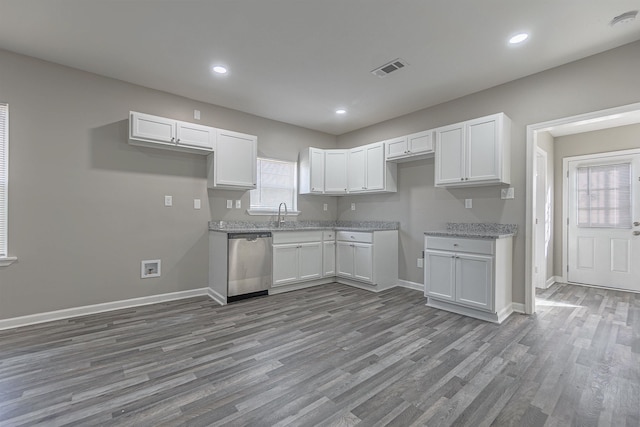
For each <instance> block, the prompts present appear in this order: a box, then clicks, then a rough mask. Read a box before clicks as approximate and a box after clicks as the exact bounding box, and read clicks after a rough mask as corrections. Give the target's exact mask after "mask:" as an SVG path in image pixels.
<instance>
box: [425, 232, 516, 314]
mask: <svg viewBox="0 0 640 427" xmlns="http://www.w3.org/2000/svg"><path fill="white" fill-rule="evenodd" d="M511 250H512V238H511V237H509V238H505V239H469V238H458V237H432V236H426V237H425V253H424V255H425V266H424V267H425V271H424V281H425V291H424V294H425V297H427V298H428V302H427V305H428V306H432V307H436V308H442V309H445V310H449V311H453V312H456V313H459V314H464V315H468V316H472V317H476V318H479V319H483V320H488V321H492V322H497V323H500V322H502V320H504V319H505V318H506V317H508V316H509V314H511V313H512V311H513V308H512V302H511V273H512V268H511V262H512V255H511Z"/></svg>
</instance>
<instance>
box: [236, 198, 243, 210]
mask: <svg viewBox="0 0 640 427" xmlns="http://www.w3.org/2000/svg"><path fill="white" fill-rule="evenodd" d="M241 207H242V202H241V201H240V200H236V209H240V208H241Z"/></svg>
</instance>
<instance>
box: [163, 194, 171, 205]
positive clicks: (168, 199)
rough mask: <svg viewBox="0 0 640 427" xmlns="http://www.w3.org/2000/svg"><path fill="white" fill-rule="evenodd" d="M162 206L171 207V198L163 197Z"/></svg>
mask: <svg viewBox="0 0 640 427" xmlns="http://www.w3.org/2000/svg"><path fill="white" fill-rule="evenodd" d="M164 205H165V206H173V196H164Z"/></svg>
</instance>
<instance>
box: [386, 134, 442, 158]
mask: <svg viewBox="0 0 640 427" xmlns="http://www.w3.org/2000/svg"><path fill="white" fill-rule="evenodd" d="M385 144H386V147H387V153H386V155H387V160H388V161H393V162H409V161H413V160H420V159H426V158H429V157H433V153H434V149H433V130H425V131H422V132H417V133H412V134H411V135H406V136H401V137H399V138H394V139H389V140H387V141H385Z"/></svg>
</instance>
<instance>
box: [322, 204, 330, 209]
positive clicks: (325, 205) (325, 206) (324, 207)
mask: <svg viewBox="0 0 640 427" xmlns="http://www.w3.org/2000/svg"><path fill="white" fill-rule="evenodd" d="M328 208H329V205H327V204H326V203H325V204H324V205H322V210H323V211H326V210H327V209H328Z"/></svg>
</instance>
